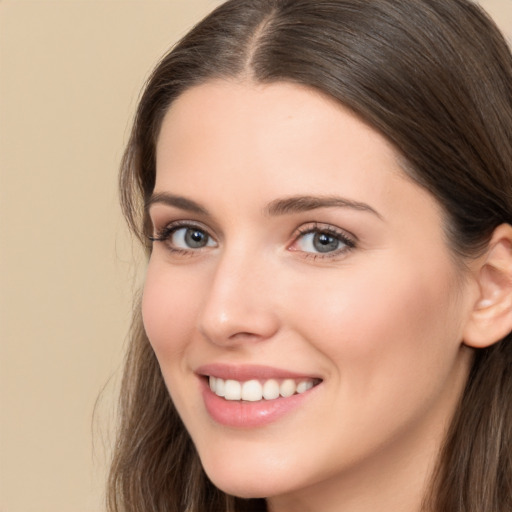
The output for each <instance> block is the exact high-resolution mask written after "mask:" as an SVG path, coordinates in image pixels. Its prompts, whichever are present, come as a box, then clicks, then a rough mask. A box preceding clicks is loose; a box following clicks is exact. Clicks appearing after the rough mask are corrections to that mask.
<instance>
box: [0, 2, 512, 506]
mask: <svg viewBox="0 0 512 512" xmlns="http://www.w3.org/2000/svg"><path fill="white" fill-rule="evenodd" d="M404 1H405V0H404ZM447 1H448V0H447ZM219 3H220V1H219V0H168V1H154V0H139V1H132V0H103V1H94V0H61V1H45V0H39V1H25V0H10V1H9V0H0V407H1V417H0V429H1V430H0V436H1V437H0V512H101V511H103V510H104V506H103V499H104V480H105V474H106V467H107V461H108V457H109V446H110V445H111V442H112V427H113V418H114V406H115V396H116V389H117V385H118V382H119V377H120V368H121V364H122V357H123V351H124V346H125V338H126V333H127V329H128V326H129V322H130V316H131V300H132V295H133V293H134V290H136V289H137V288H138V286H139V285H140V282H141V279H142V276H143V271H144V262H143V261H142V259H141V257H140V256H139V255H138V253H137V250H136V248H134V247H133V246H132V243H131V241H130V237H129V236H128V234H127V231H126V229H125V227H124V224H123V220H122V218H121V214H120V210H119V207H118V200H117V191H116V185H117V168H118V163H119V160H120V157H121V154H122V150H123V145H124V143H125V141H126V138H127V134H128V130H129V126H130V122H131V118H132V114H133V110H134V108H135V105H136V101H137V97H138V94H139V91H140V88H141V86H142V84H143V82H144V80H145V78H146V77H147V75H148V73H149V71H150V70H151V68H152V66H153V64H154V63H155V62H156V61H157V60H158V58H159V57H160V56H161V55H162V54H163V53H164V52H165V50H166V49H168V48H169V47H170V45H171V44H172V43H173V42H175V41H176V40H177V39H178V38H179V37H180V36H181V35H183V34H184V33H185V32H186V31H187V29H188V28H190V27H191V26H192V24H193V23H194V22H195V21H198V20H199V18H200V17H201V16H202V15H203V14H205V13H206V12H208V11H209V10H210V9H212V8H213V7H215V6H216V5H218V4H219ZM481 3H482V5H484V6H485V7H486V8H487V9H488V10H489V12H490V13H491V14H492V15H493V16H494V17H495V19H496V20H497V22H498V24H499V25H500V26H501V27H502V29H503V30H504V31H505V32H506V33H507V34H512V0H487V1H485V0H483V1H482V2H481Z"/></svg>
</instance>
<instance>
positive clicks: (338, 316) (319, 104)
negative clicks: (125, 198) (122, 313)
mask: <svg viewBox="0 0 512 512" xmlns="http://www.w3.org/2000/svg"><path fill="white" fill-rule="evenodd" d="M148 208H149V214H150V216H151V220H152V223H153V226H154V233H153V235H154V237H155V238H156V239H157V241H155V242H154V244H153V252H152V255H151V259H150V262H149V267H148V270H147V278H146V284H145V290H144V299H143V317H144V324H145V327H146V330H147V334H148V336H149V339H150V341H151V344H152V346H153V349H154V351H155V353H156V356H157V358H158V361H159V363H160V366H161V369H162V373H163V376H164V379H165V382H166V384H167V387H168V389H169V392H170V394H171V397H172V399H173V401H174V404H175V405H176V408H177V410H178V412H179V414H180V416H181V418H182V420H183V422H184V424H185V426H186V428H187V429H188V431H189V432H190V435H191V437H192V439H193V441H194V443H195V445H196V447H197V450H198V453H199V455H200V458H201V460H202V463H203V465H204V468H205V470H206V472H207V473H208V475H209V476H210V478H211V479H212V480H213V482H214V483H215V484H216V485H217V486H218V487H220V488H221V489H223V490H225V491H227V492H228V493H232V494H235V495H239V496H245V497H256V496H260V497H261V496H265V497H272V498H273V501H272V503H274V505H275V507H276V508H275V510H278V509H279V508H280V506H281V505H282V508H283V509H286V508H285V507H284V504H285V503H295V502H294V501H293V500H299V501H300V502H301V503H308V500H310V501H311V503H315V504H316V506H317V508H315V510H322V509H321V508H320V502H321V500H324V501H325V500H331V502H332V500H333V499H334V497H335V496H340V493H342V492H345V495H346V496H348V495H349V494H350V493H351V492H354V494H355V495H356V496H360V498H358V499H363V500H365V499H368V500H371V499H372V498H371V495H372V492H373V491H372V490H371V489H374V488H375V487H376V486H377V487H379V486H380V487H382V489H381V490H384V492H385V489H387V488H389V489H393V485H394V484H393V482H398V481H400V479H402V480H403V479H405V481H407V482H408V483H409V484H410V486H411V487H413V488H414V487H415V486H422V485H423V483H424V480H425V478H426V474H427V472H428V470H429V468H430V467H431V464H432V461H433V458H434V456H435V453H436V450H437V449H438V447H439V444H440V442H441V439H442V436H443V430H444V428H445V427H446V424H447V421H448V420H449V418H450V416H451V414H452V412H453V410H454V408H455V404H456V402H457V399H458V397H459V396H460V393H461V390H462V388H463V385H464V382H465V380H466V376H467V371H468V367H469V364H470V353H469V349H466V348H465V347H464V346H463V345H462V332H463V329H464V325H465V323H466V320H467V318H468V317H469V314H470V311H471V307H472V304H473V302H474V300H475V290H474V286H473V285H472V284H471V280H467V279H466V280H465V279H462V276H461V274H460V272H461V271H460V270H458V267H456V265H455V263H454V258H453V255H452V254H451V252H450V250H449V249H448V247H447V245H446V241H445V237H444V232H443V227H442V220H441V213H440V210H439V208H438V205H437V203H436V201H435V200H434V199H433V198H432V197H431V196H430V195H429V194H428V193H427V192H426V191H424V190H423V189H422V188H420V187H419V186H417V185H416V184H415V183H413V182H412V181H411V180H410V179H408V178H407V177H406V176H405V174H404V173H403V171H402V170H401V169H400V166H399V164H398V160H397V153H396V152H395V150H394V149H393V147H392V146H391V145H390V144H389V143H388V142H387V141H386V140H385V139H384V138H383V137H382V136H381V135H379V134H378V133H377V132H376V131H375V130H373V129H372V128H370V127H368V126H367V125H366V124H364V123H363V122H361V121H360V120H359V119H358V118H357V117H355V116H354V115H353V114H351V113H350V112H349V111H348V110H346V109H344V108H343V107H341V106H340V105H338V104H336V103H335V102H334V101H332V100H330V99H328V98H326V97H324V96H322V95H320V94H319V93H317V92H314V91H312V90H309V89H307V88H304V87H301V86H298V85H292V84H287V83H277V84H271V85H254V84H251V83H238V82H236V83H235V82H227V81H216V82H209V83H206V84H204V85H201V86H197V87H195V88H192V89H190V90H188V91H187V92H185V93H184V94H183V95H182V96H181V97H179V98H178V99H177V101H175V102H174V103H173V105H172V106H171V108H170V110H169V112H168V113H167V115H166V117H165V119H164V121H163V125H162V129H161V133H160V135H159V139H158V144H157V176H156V186H155V191H154V195H153V197H152V199H151V201H150V202H149V205H148ZM210 377H212V379H211V381H212V387H213V388H214V391H212V390H211V389H210V386H209V379H210ZM246 382H248V384H245V385H244V383H246ZM279 394H280V395H284V396H279V397H278V398H276V396H277V395H279ZM290 394H291V396H289V395H290ZM218 395H224V396H218ZM363 481H364V482H365V484H364V485H365V493H361V490H360V489H358V486H360V485H363V484H362V482H363ZM368 481H371V482H372V486H371V487H368V485H367V484H368ZM402 484H403V483H401V485H402ZM386 486H387V487H386ZM402 487H403V485H402ZM390 492H391V491H390ZM406 492H408V491H406ZM347 493H348V494H347ZM301 500H302V501H301ZM299 501H296V503H299ZM328 502H329V501H325V503H328ZM338 503H339V502H338ZM297 509H298V508H297ZM377 509H379V507H378V506H377ZM326 510H327V508H326ZM397 510H398V509H397Z"/></svg>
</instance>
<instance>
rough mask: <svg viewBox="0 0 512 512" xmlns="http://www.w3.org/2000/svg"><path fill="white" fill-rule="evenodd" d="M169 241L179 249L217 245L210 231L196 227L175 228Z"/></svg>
mask: <svg viewBox="0 0 512 512" xmlns="http://www.w3.org/2000/svg"><path fill="white" fill-rule="evenodd" d="M169 243H170V244H171V245H172V246H173V247H176V248H177V249H201V248H202V247H213V246H215V242H214V241H213V240H212V239H211V237H210V236H209V235H208V233H206V232H205V231H203V230H202V229H198V228H195V227H188V228H187V227H184V228H178V229H175V230H174V231H173V232H172V233H171V235H170V236H169Z"/></svg>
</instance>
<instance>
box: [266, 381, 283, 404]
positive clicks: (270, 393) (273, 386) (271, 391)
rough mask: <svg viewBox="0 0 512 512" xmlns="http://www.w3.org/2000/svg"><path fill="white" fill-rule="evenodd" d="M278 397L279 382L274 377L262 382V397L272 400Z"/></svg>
mask: <svg viewBox="0 0 512 512" xmlns="http://www.w3.org/2000/svg"><path fill="white" fill-rule="evenodd" d="M278 397H279V382H277V380H274V379H270V380H267V381H266V382H265V384H263V398H264V399H265V400H274V399H275V398H278Z"/></svg>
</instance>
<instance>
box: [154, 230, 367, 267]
mask: <svg viewBox="0 0 512 512" xmlns="http://www.w3.org/2000/svg"><path fill="white" fill-rule="evenodd" d="M184 228H188V229H195V230H197V231H200V232H202V233H204V234H205V235H206V236H207V237H208V239H209V240H215V239H214V238H213V237H212V236H211V235H210V234H209V233H208V230H207V229H206V228H205V227H204V226H202V225H201V224H196V223H193V222H190V221H175V222H172V223H171V224H168V225H166V226H165V227H163V228H162V229H160V230H158V231H157V233H156V235H153V236H149V237H148V238H149V240H150V241H151V242H163V243H165V245H166V247H167V249H168V250H169V251H170V252H171V253H173V254H176V255H178V256H192V255H194V254H197V253H198V252H200V251H201V250H202V249H206V248H207V247H208V246H204V247H200V248H196V249H194V248H192V247H191V248H189V249H183V248H179V247H175V246H173V245H171V243H170V239H171V237H172V236H173V235H174V233H176V232H177V231H179V230H180V229H184ZM310 234H318V235H322V234H325V235H327V236H328V237H332V238H334V239H335V240H336V241H338V242H340V243H341V244H342V245H343V246H342V247H341V248H337V249H335V250H333V251H328V252H325V253H321V252H309V251H302V250H300V249H293V248H292V247H293V246H294V245H296V244H298V243H299V241H300V240H301V238H304V237H305V236H306V235H310ZM356 242H357V239H356V237H354V236H353V235H349V234H347V233H346V232H345V231H342V230H340V229H338V228H335V227H334V226H331V225H326V224H319V223H312V224H309V225H304V226H301V227H300V228H298V229H297V233H296V234H294V236H293V241H292V242H291V243H290V244H289V245H288V250H290V251H294V252H301V253H302V256H303V257H304V258H307V259H311V258H312V259H329V258H335V257H340V256H342V255H343V254H345V253H347V252H349V251H351V250H353V249H355V248H356Z"/></svg>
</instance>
